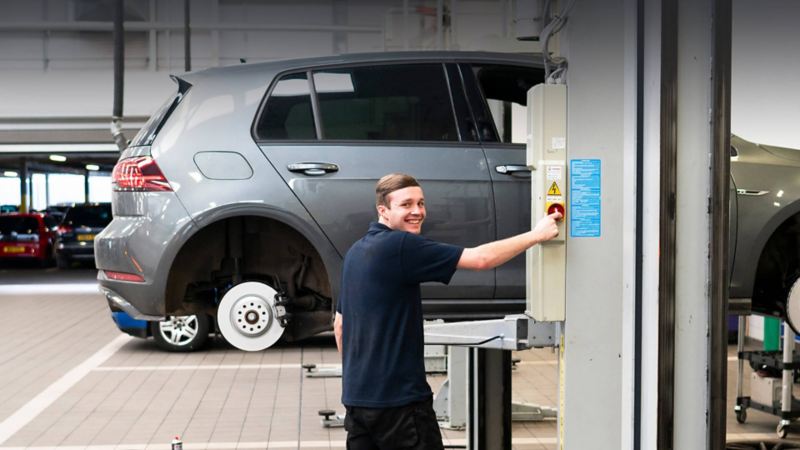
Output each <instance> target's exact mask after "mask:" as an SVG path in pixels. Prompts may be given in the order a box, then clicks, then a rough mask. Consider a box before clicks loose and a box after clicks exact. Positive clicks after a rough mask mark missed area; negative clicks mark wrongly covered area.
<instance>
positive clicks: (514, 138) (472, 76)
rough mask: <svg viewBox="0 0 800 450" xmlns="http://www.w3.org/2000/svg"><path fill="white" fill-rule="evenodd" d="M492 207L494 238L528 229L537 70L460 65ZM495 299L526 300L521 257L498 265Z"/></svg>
mask: <svg viewBox="0 0 800 450" xmlns="http://www.w3.org/2000/svg"><path fill="white" fill-rule="evenodd" d="M459 69H460V71H461V76H462V79H463V80H464V87H465V90H466V93H467V99H468V101H469V104H470V108H471V110H472V114H473V116H474V123H475V128H476V130H477V134H478V135H479V138H480V141H481V143H482V145H483V149H484V151H485V152H486V160H487V164H488V168H489V174H490V176H491V178H492V184H493V192H494V198H495V208H496V211H497V239H504V238H507V237H509V236H514V235H516V234H519V233H522V232H525V231H528V230H530V229H531V211H530V205H531V184H530V180H531V174H530V171H529V170H528V168H527V162H526V158H525V140H526V136H527V110H526V104H527V93H528V90H529V89H530V88H531V87H533V86H534V85H536V84H538V83H541V82H543V80H544V73H543V71H542V70H541V69H537V68H533V67H525V66H513V65H507V64H493V63H472V64H460V65H459ZM495 297H496V298H497V299H524V298H525V255H524V254H522V255H520V256H517V257H516V258H514V259H512V260H511V261H509V262H508V263H506V264H504V265H502V266H500V267H498V268H497V287H496V289H495Z"/></svg>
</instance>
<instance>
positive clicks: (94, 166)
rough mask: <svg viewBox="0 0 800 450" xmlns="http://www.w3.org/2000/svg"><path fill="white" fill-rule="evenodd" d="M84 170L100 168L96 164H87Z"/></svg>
mask: <svg viewBox="0 0 800 450" xmlns="http://www.w3.org/2000/svg"><path fill="white" fill-rule="evenodd" d="M86 170H100V166H98V165H97V164H87V165H86Z"/></svg>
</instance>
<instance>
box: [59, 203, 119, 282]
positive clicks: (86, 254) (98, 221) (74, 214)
mask: <svg viewBox="0 0 800 450" xmlns="http://www.w3.org/2000/svg"><path fill="white" fill-rule="evenodd" d="M111 219H112V215H111V204H110V203H80V204H76V205H73V206H71V207H70V208H69V209H67V212H66V213H65V214H64V219H62V221H61V223H60V224H59V225H58V229H57V236H56V242H55V260H56V264H57V265H58V267H59V268H60V269H66V268H68V267H70V266H71V265H72V263H73V262H75V261H82V262H91V263H94V238H95V236H96V235H97V234H98V233H100V232H101V231H103V229H104V228H105V227H106V226H107V225H108V224H109V223H110V222H111Z"/></svg>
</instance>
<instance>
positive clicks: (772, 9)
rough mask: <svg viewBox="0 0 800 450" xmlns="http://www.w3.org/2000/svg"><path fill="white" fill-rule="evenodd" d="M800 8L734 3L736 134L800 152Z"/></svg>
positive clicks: (777, 0)
mask: <svg viewBox="0 0 800 450" xmlns="http://www.w3.org/2000/svg"><path fill="white" fill-rule="evenodd" d="M798 21H800V2H797V1H795V0H734V1H733V49H732V50H733V68H732V72H733V73H732V81H731V131H732V132H733V133H734V134H738V135H739V136H741V137H743V138H745V139H748V140H751V141H755V142H760V143H764V144H771V145H777V146H782V147H791V148H798V149H800V133H797V124H798V123H800V76H798V74H800V45H798V43H799V42H800V27H798V26H797V24H798Z"/></svg>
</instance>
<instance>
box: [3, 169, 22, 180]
mask: <svg viewBox="0 0 800 450" xmlns="http://www.w3.org/2000/svg"><path fill="white" fill-rule="evenodd" d="M3 175H5V176H7V177H12V178H13V177H16V176H19V174H18V173H17V172H14V171H13V170H6V171H5V172H3Z"/></svg>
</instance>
